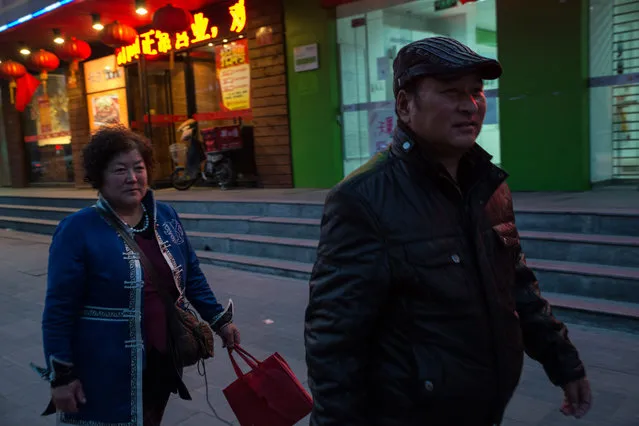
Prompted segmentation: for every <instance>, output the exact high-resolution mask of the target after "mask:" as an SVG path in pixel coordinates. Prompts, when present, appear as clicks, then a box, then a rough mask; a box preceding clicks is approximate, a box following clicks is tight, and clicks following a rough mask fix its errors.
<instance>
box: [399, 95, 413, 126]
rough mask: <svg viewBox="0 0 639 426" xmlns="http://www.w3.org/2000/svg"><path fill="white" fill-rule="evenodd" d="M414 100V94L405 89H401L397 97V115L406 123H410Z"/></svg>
mask: <svg viewBox="0 0 639 426" xmlns="http://www.w3.org/2000/svg"><path fill="white" fill-rule="evenodd" d="M412 100H413V96H412V95H411V94H409V93H408V92H407V91H406V90H404V89H402V90H400V91H399V92H398V93H397V97H396V98H395V111H396V112H397V117H398V118H399V119H400V120H402V121H403V122H404V123H406V124H409V122H410V108H411V102H412Z"/></svg>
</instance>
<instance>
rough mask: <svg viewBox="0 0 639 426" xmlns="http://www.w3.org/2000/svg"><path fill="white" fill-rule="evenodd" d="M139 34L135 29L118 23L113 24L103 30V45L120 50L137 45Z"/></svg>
mask: <svg viewBox="0 0 639 426" xmlns="http://www.w3.org/2000/svg"><path fill="white" fill-rule="evenodd" d="M137 37H138V32H137V31H136V30H135V28H133V27H130V26H128V25H125V24H121V23H119V22H118V21H115V22H111V23H110V24H108V25H107V26H106V27H104V29H103V30H102V38H101V39H102V43H104V44H106V45H107V46H109V47H113V48H118V47H124V46H128V45H130V44H133V43H135V40H136V39H137Z"/></svg>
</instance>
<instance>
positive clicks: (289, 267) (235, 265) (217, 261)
mask: <svg viewBox="0 0 639 426" xmlns="http://www.w3.org/2000/svg"><path fill="white" fill-rule="evenodd" d="M196 253H197V256H198V258H199V259H200V262H202V263H207V264H210V265H215V266H224V267H227V268H232V269H240V270H243V271H249V272H257V273H261V274H269V275H277V276H281V277H287V278H296V279H300V280H305V281H308V279H309V278H310V276H311V270H312V269H313V264H312V263H304V262H291V261H286V260H278V259H269V258H265V257H255V256H240V255H236V254H228V253H214V252H210V251H203V250H198V251H197V252H196Z"/></svg>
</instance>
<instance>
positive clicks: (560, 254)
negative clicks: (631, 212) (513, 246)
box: [520, 231, 639, 268]
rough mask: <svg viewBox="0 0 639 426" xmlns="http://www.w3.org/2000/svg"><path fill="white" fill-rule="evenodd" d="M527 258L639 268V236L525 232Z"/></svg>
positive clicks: (522, 240) (523, 235) (523, 232)
mask: <svg viewBox="0 0 639 426" xmlns="http://www.w3.org/2000/svg"><path fill="white" fill-rule="evenodd" d="M520 236H521V242H522V247H523V250H524V252H525V253H526V256H527V257H531V258H535V259H548V260H561V261H569V262H580V263H594V264H603V265H613V266H622V267H633V268H639V237H628V236H621V235H593V234H573V233H559V232H540V231H521V232H520Z"/></svg>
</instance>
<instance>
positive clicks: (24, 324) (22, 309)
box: [0, 233, 639, 426]
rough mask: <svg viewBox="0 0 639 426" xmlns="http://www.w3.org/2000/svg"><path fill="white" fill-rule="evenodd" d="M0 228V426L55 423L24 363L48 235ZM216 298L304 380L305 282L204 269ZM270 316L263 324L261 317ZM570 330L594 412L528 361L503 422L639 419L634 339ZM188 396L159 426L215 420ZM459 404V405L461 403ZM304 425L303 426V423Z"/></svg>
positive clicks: (214, 386) (215, 374)
mask: <svg viewBox="0 0 639 426" xmlns="http://www.w3.org/2000/svg"><path fill="white" fill-rule="evenodd" d="M18 237H20V238H22V236H20V235H19V234H15V233H0V276H2V282H1V283H0V342H2V343H1V344H0V426H23V425H26V426H43V425H53V424H55V421H54V420H53V419H52V418H48V419H43V418H41V417H39V412H41V410H42V409H43V408H44V406H45V405H46V403H47V401H48V389H47V386H46V384H45V383H44V382H42V381H41V380H40V379H39V378H38V377H37V376H36V375H35V373H33V372H32V371H31V370H30V369H29V368H28V363H29V362H30V361H36V362H38V363H41V362H42V357H43V356H42V353H41V338H40V316H41V312H42V301H43V297H44V289H45V282H46V275H45V274H46V262H47V242H48V238H47V237H41V236H34V237H29V238H28V239H27V240H24V239H16V238H18ZM204 269H205V272H206V274H207V276H208V278H209V280H210V282H211V283H212V286H213V288H214V290H215V291H216V293H217V295H218V297H219V298H220V299H221V300H223V301H226V300H227V299H228V298H229V297H232V298H233V300H234V302H235V304H236V308H237V323H238V325H239V326H240V328H241V330H242V333H243V342H244V346H245V347H246V348H247V349H248V350H249V351H251V352H252V353H254V354H255V355H256V356H257V357H264V356H266V355H268V354H270V353H272V352H274V351H278V352H280V353H281V354H282V355H283V356H284V357H285V358H286V359H287V360H288V361H289V362H290V364H291V367H292V368H293V370H294V371H295V372H296V374H297V375H298V376H299V377H300V378H302V379H304V378H305V366H304V347H303V343H302V330H303V328H302V327H303V325H302V320H303V311H304V307H305V304H306V299H307V285H306V283H305V282H301V281H296V280H290V279H282V278H277V277H272V276H264V275H256V274H250V273H245V272H238V271H231V270H228V269H222V268H214V267H204ZM267 320H269V321H267ZM571 336H572V338H573V340H574V341H575V342H576V344H577V345H578V347H579V348H580V349H581V352H582V357H583V359H584V360H585V362H586V364H587V367H588V372H589V376H590V379H591V382H592V385H593V389H594V398H595V399H594V408H593V410H592V412H591V413H590V415H589V416H588V417H586V418H585V419H582V420H580V421H576V420H570V419H565V418H564V417H563V416H562V415H561V414H560V413H559V412H558V408H559V404H560V401H561V393H560V391H559V390H558V389H556V388H554V387H553V386H552V385H550V384H549V382H548V381H547V380H546V378H545V376H544V374H543V371H542V369H541V368H540V367H539V366H538V365H536V364H535V363H534V362H530V361H528V362H527V363H526V366H525V369H524V374H523V378H522V381H521V386H520V387H519V389H518V391H517V393H516V395H515V397H514V398H513V400H512V402H511V404H510V406H509V408H508V411H507V419H506V421H505V422H504V425H506V426H533V425H537V426H561V425H566V426H567V425H573V424H574V425H583V426H607V425H610V426H637V425H639V404H637V396H639V356H638V355H637V354H639V336H636V335H629V334H623V333H618V332H612V331H605V330H599V329H592V328H584V327H578V326H573V327H572V328H571ZM217 349H218V355H217V357H216V358H215V359H214V360H213V361H211V362H208V363H207V367H208V377H209V384H210V394H211V402H212V403H213V405H214V406H215V407H216V408H217V409H218V412H219V414H220V416H222V417H223V418H226V419H233V415H232V412H231V410H230V409H229V408H228V406H227V405H226V403H225V401H224V397H223V396H222V393H221V389H223V388H224V387H225V386H226V385H227V384H229V383H230V382H231V381H232V380H233V379H234V373H233V371H232V369H231V365H230V362H229V361H228V358H227V357H226V356H225V354H224V352H223V351H222V350H221V348H220V346H219V344H218V347H217ZM186 382H187V385H188V386H189V387H190V389H191V390H192V394H193V397H194V400H193V401H181V400H177V399H174V400H172V401H171V402H170V404H169V407H168V409H167V413H166V417H165V421H164V423H163V424H164V425H166V426H196V425H197V426H199V425H212V426H215V425H221V424H222V423H220V422H219V421H217V420H216V419H214V418H211V416H210V414H209V413H210V410H209V409H208V406H207V405H206V402H205V387H204V383H203V379H202V378H201V377H199V376H198V373H197V371H195V370H194V369H190V370H189V371H188V372H187V373H186ZM460 408H462V409H463V407H460ZM301 424H307V420H306V421H304V422H302V423H301Z"/></svg>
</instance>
